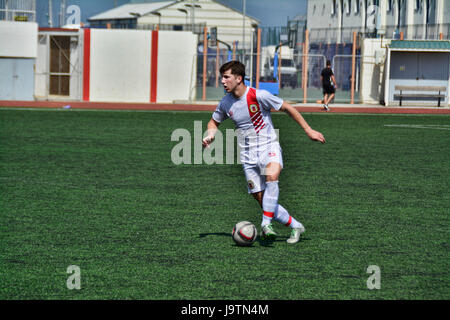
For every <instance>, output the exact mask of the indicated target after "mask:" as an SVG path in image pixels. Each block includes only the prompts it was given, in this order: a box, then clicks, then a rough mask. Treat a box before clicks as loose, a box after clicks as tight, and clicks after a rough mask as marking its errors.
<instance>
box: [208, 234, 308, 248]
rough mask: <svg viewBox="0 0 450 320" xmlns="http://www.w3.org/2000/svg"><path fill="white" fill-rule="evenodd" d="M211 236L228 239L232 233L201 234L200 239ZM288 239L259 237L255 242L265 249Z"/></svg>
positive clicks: (304, 239)
mask: <svg viewBox="0 0 450 320" xmlns="http://www.w3.org/2000/svg"><path fill="white" fill-rule="evenodd" d="M209 236H217V237H227V238H231V233H225V232H214V233H200V234H199V237H200V238H206V237H209ZM288 238H289V237H287V236H277V238H276V239H274V240H269V239H262V238H261V236H258V237H257V238H256V240H255V242H258V243H259V245H260V246H263V247H273V244H274V243H275V242H286V240H287V239H288ZM307 240H310V239H308V238H303V237H302V238H300V242H302V241H307ZM233 246H234V247H243V248H245V246H238V245H237V244H233ZM252 246H253V245H251V246H247V247H252Z"/></svg>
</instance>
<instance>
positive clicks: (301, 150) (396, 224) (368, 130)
mask: <svg viewBox="0 0 450 320" xmlns="http://www.w3.org/2000/svg"><path fill="white" fill-rule="evenodd" d="M304 117H305V118H306V120H307V121H308V122H309V124H310V125H311V126H312V127H313V128H315V129H317V130H319V131H321V132H322V133H323V134H324V135H325V137H326V139H327V143H326V144H324V145H321V144H320V143H316V142H312V141H310V140H309V139H308V138H307V137H306V135H305V134H304V133H303V132H302V130H301V129H300V128H299V127H298V126H297V125H296V124H295V122H294V121H292V119H290V118H289V117H288V116H286V115H284V114H278V113H277V114H274V115H273V121H274V124H275V126H276V127H278V128H280V142H281V144H282V148H283V157H284V170H283V172H282V174H281V176H280V198H279V202H280V203H281V204H282V205H283V206H284V207H285V208H286V209H288V210H289V212H290V213H291V214H292V215H293V216H294V217H295V218H297V219H298V220H300V221H301V222H302V223H303V224H304V225H305V227H306V229H307V230H306V232H305V234H304V235H302V240H301V241H300V242H299V243H298V244H296V245H289V244H287V243H286V241H285V240H286V239H287V237H288V235H289V229H287V228H286V227H284V226H282V225H276V231H277V232H279V237H278V238H277V240H276V241H274V242H271V243H269V242H264V241H261V240H260V239H259V238H258V240H257V241H256V242H255V244H254V245H253V246H251V247H244V248H243V247H237V246H236V245H234V243H233V241H232V238H231V230H232V228H233V225H234V224H235V223H237V222H238V221H241V220H249V221H252V222H253V223H254V224H255V225H256V226H257V227H258V231H259V229H260V228H259V225H260V221H261V210H260V208H259V206H258V204H257V203H256V201H255V200H253V198H251V197H250V196H249V195H248V194H247V189H246V181H245V178H244V175H243V172H242V168H241V165H240V164H232V165H231V164H213V165H207V164H205V163H202V164H197V165H194V164H180V165H175V164H174V163H173V162H172V160H171V153H172V149H173V148H174V147H176V146H177V145H178V144H179V143H180V141H178V140H176V141H172V139H171V135H172V133H173V132H174V130H176V129H187V130H188V131H189V132H190V133H191V135H192V136H191V138H193V137H194V121H202V123H203V130H206V123H207V121H208V120H209V118H210V113H208V112H191V113H189V112H136V111H130V112H128V111H125V112H111V111H76V110H58V111H53V110H45V111H44V110H39V111H31V110H19V109H18V110H0V212H1V215H0V230H1V231H0V237H1V248H0V274H1V281H0V298H2V299H152V300H153V299H162V300H166V299H170V300H173V299H177V300H178V299H211V300H212V299H214V300H215V299H224V300H228V299H283V300H298V299H449V298H450V276H449V275H450V274H449V220H450V217H449V213H450V210H449V204H450V197H449V178H450V176H449V165H450V163H449V151H450V132H449V129H450V117H449V116H446V115H441V116H426V115H423V116H418V115H414V116H407V115H402V116H400V115H350V114H347V115H345V114H304ZM392 125H394V126H392ZM405 125H406V126H405ZM227 128H229V129H231V128H233V124H232V123H231V121H227V122H225V123H224V124H223V125H222V127H221V129H222V130H223V131H225V129H227ZM191 156H192V157H191V158H192V160H193V159H194V154H192V155H191ZM71 265H76V266H79V268H80V272H81V274H80V284H81V289H80V290H77V289H73V290H70V289H68V287H67V281H68V279H69V277H70V276H71V274H69V273H67V268H68V267H69V266H71ZM371 265H375V266H378V267H379V268H380V272H381V273H380V284H381V287H380V289H373V290H370V289H368V287H367V280H368V279H369V277H371V276H372V274H371V273H368V272H367V269H368V267H369V266H371Z"/></svg>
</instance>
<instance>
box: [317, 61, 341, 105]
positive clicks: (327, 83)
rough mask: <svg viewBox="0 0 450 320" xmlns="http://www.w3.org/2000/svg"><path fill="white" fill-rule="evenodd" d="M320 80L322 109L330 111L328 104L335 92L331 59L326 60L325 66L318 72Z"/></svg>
mask: <svg viewBox="0 0 450 320" xmlns="http://www.w3.org/2000/svg"><path fill="white" fill-rule="evenodd" d="M320 80H321V82H322V89H323V109H324V110H325V111H330V108H329V107H328V104H329V103H330V101H331V100H332V99H333V98H334V94H335V92H336V88H337V85H336V79H335V77H334V73H333V70H332V69H331V61H330V60H327V63H326V66H325V68H324V69H323V70H322V72H321V74H320Z"/></svg>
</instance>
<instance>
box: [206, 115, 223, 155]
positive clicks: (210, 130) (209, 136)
mask: <svg viewBox="0 0 450 320" xmlns="http://www.w3.org/2000/svg"><path fill="white" fill-rule="evenodd" d="M219 125H220V122H217V121H215V120H214V119H212V118H211V120H209V122H208V124H207V126H206V128H207V133H206V137H204V138H203V141H202V144H203V147H206V148H208V147H209V145H210V144H211V143H212V142H213V141H214V136H215V135H216V132H217V130H218V127H219Z"/></svg>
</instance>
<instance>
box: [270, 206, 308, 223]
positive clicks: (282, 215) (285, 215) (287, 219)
mask: <svg viewBox="0 0 450 320" xmlns="http://www.w3.org/2000/svg"><path fill="white" fill-rule="evenodd" d="M274 219H275V221H278V222H280V223H282V224H284V225H285V226H286V227H291V228H293V229H294V228H301V227H303V225H302V224H301V222H299V221H297V220H295V218H293V217H292V216H291V215H290V214H289V212H288V211H287V210H286V209H285V208H283V206H282V205H281V204H279V205H278V206H277V209H276V210H275V216H274Z"/></svg>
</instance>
